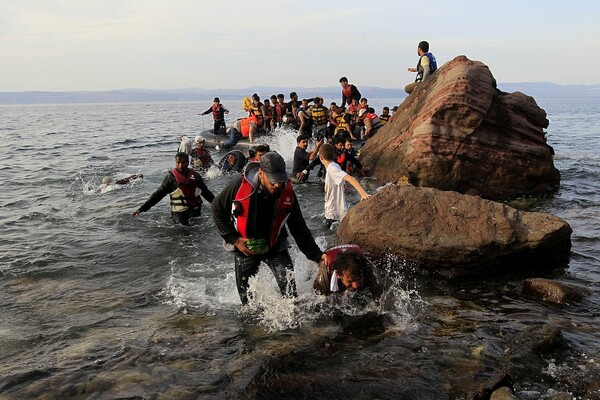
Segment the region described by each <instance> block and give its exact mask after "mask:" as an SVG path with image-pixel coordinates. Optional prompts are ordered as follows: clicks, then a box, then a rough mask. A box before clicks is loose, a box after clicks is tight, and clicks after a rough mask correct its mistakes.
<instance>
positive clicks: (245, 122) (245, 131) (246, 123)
mask: <svg viewBox="0 0 600 400" xmlns="http://www.w3.org/2000/svg"><path fill="white" fill-rule="evenodd" d="M250 122H254V125H256V126H257V127H258V119H257V118H256V115H254V114H252V115H251V116H249V117H248V118H242V120H241V121H240V128H241V129H242V131H241V132H240V133H241V134H242V136H243V137H248V136H250Z"/></svg>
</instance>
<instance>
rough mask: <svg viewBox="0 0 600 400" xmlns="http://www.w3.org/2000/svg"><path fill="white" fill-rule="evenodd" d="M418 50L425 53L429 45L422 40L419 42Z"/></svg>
mask: <svg viewBox="0 0 600 400" xmlns="http://www.w3.org/2000/svg"><path fill="white" fill-rule="evenodd" d="M419 48H420V49H421V50H423V52H425V53H427V52H428V51H429V43H428V42H426V41H425V40H423V41H422V42H419Z"/></svg>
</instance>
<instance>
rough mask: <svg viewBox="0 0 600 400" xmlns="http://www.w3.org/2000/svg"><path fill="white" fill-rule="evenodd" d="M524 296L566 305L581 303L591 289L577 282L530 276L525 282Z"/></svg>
mask: <svg viewBox="0 0 600 400" xmlns="http://www.w3.org/2000/svg"><path fill="white" fill-rule="evenodd" d="M522 293H523V296H524V297H527V298H531V299H536V300H542V301H545V302H548V303H554V304H558V305H564V304H567V303H580V302H581V301H583V299H585V297H587V296H589V294H590V290H589V289H588V288H586V287H585V286H582V285H578V284H575V283H569V282H561V281H556V280H552V279H544V278H530V279H527V280H525V282H524V283H523V291H522Z"/></svg>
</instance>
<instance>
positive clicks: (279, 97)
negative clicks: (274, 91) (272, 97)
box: [277, 93, 285, 99]
mask: <svg viewBox="0 0 600 400" xmlns="http://www.w3.org/2000/svg"><path fill="white" fill-rule="evenodd" d="M277 98H278V99H285V96H284V95H282V94H281V93H279V94H278V95H277Z"/></svg>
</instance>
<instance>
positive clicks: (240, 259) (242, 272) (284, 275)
mask: <svg viewBox="0 0 600 400" xmlns="http://www.w3.org/2000/svg"><path fill="white" fill-rule="evenodd" d="M261 261H264V262H265V263H266V264H267V265H268V266H269V268H271V272H272V273H273V275H274V276H275V281H277V286H278V287H279V292H280V293H281V295H282V296H286V297H296V296H297V293H296V281H295V280H294V265H293V263H292V258H291V257H290V253H289V252H288V250H287V249H284V250H281V251H277V252H274V253H268V254H263V255H254V256H245V255H243V254H242V253H239V252H236V253H235V283H236V285H237V289H238V293H239V295H240V300H241V301H242V304H247V303H248V279H249V278H250V277H251V276H254V275H256V273H257V272H258V266H259V264H260V262H261ZM288 276H289V279H288Z"/></svg>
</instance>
